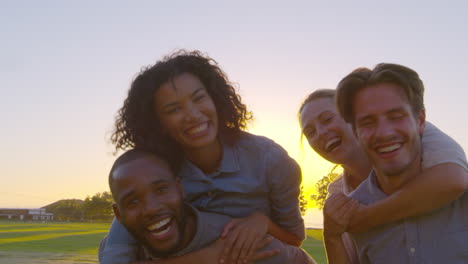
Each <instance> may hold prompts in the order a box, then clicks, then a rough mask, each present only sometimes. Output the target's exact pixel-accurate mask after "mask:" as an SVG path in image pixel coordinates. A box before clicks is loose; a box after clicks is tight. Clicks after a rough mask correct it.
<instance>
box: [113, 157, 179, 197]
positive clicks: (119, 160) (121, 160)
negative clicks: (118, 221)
mask: <svg viewBox="0 0 468 264" xmlns="http://www.w3.org/2000/svg"><path fill="white" fill-rule="evenodd" d="M148 157H156V158H158V159H160V160H162V161H164V162H166V163H167V161H166V160H165V159H164V158H162V157H160V156H157V155H156V154H154V153H152V152H149V151H146V150H142V149H131V150H128V151H126V152H124V153H123V154H122V155H120V156H119V157H118V158H117V159H116V160H115V161H114V164H113V165H112V168H111V169H110V172H109V188H110V191H111V194H112V197H113V198H114V201H117V200H116V197H115V196H114V195H115V192H114V187H113V185H114V176H113V175H114V171H115V170H116V169H117V168H119V167H120V166H122V165H124V164H126V163H128V162H131V161H134V160H138V159H143V158H148ZM168 167H169V168H170V169H171V170H173V168H171V167H170V166H169V164H168Z"/></svg>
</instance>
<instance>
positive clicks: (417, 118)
mask: <svg viewBox="0 0 468 264" xmlns="http://www.w3.org/2000/svg"><path fill="white" fill-rule="evenodd" d="M423 94H424V85H423V82H422V81H421V79H420V78H419V76H418V74H417V73H416V72H415V71H413V70H412V69H409V68H407V67H404V66H401V65H397V64H388V63H382V64H379V65H377V66H376V67H375V68H374V69H373V70H369V69H366V68H360V69H357V70H355V71H353V72H352V73H350V74H349V75H348V76H346V77H345V78H344V79H343V80H342V81H341V82H340V83H339V84H338V88H337V97H336V102H337V103H336V104H337V107H338V111H339V112H340V114H341V116H342V117H343V118H344V119H345V121H346V122H348V123H351V124H352V127H353V129H354V132H355V135H356V137H357V139H358V141H359V143H360V144H361V147H362V148H363V149H364V151H365V152H366V154H367V156H368V157H369V160H370V162H371V163H372V166H373V170H372V171H371V173H370V176H369V177H368V178H367V179H366V180H364V182H362V183H361V185H360V186H359V187H357V188H356V190H354V191H353V192H352V193H351V194H350V196H351V197H352V198H354V199H356V200H358V201H359V202H360V203H362V204H364V205H367V204H373V203H376V202H378V201H380V200H382V199H385V198H386V197H388V196H389V195H391V194H393V193H395V192H397V191H398V190H400V189H401V188H402V186H404V185H405V184H407V183H408V182H410V181H411V180H412V179H413V178H415V177H417V176H418V174H419V173H420V171H421V161H422V146H421V134H422V132H423V130H424V127H425V109H424V100H423ZM461 173H465V174H464V175H465V178H466V177H467V176H466V175H467V171H466V169H465V170H463V172H461ZM443 176H444V175H440V177H443ZM465 190H466V189H465ZM352 237H353V238H354V240H355V242H356V247H357V251H358V255H359V260H360V263H467V262H468V250H467V247H466V240H467V239H468V194H467V192H466V191H465V192H464V194H462V195H461V196H460V197H459V198H458V199H457V200H455V201H453V202H452V203H450V204H448V205H446V206H444V207H442V208H439V209H437V210H434V211H432V212H429V213H426V214H422V215H420V216H415V217H409V218H406V219H403V220H400V221H397V222H394V223H391V224H387V225H383V226H379V227H377V228H374V229H371V230H369V231H366V232H361V233H352Z"/></svg>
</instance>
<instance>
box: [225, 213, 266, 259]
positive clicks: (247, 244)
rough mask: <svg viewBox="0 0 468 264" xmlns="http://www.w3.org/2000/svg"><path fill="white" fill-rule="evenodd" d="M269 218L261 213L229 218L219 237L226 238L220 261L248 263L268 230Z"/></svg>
mask: <svg viewBox="0 0 468 264" xmlns="http://www.w3.org/2000/svg"><path fill="white" fill-rule="evenodd" d="M269 222H270V219H268V217H267V216H265V215H263V214H261V213H257V212H256V213H253V214H251V215H250V216H248V217H245V218H237V219H233V220H231V221H230V222H229V223H228V224H227V225H226V226H225V227H224V230H223V233H222V234H221V238H223V239H225V240H226V243H225V246H224V250H223V254H222V256H221V259H220V262H225V261H226V260H229V262H230V263H237V264H241V263H242V264H243V263H248V262H249V261H250V260H251V258H252V256H253V254H254V253H255V251H256V250H257V249H258V247H259V242H260V241H261V240H262V239H263V238H264V237H265V235H266V234H267V232H268V225H269Z"/></svg>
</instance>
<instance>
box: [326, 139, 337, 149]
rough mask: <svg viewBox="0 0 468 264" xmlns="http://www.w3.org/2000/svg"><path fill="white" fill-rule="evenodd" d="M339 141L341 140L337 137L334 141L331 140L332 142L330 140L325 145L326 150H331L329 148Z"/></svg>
mask: <svg viewBox="0 0 468 264" xmlns="http://www.w3.org/2000/svg"><path fill="white" fill-rule="evenodd" d="M339 140H340V139H339V138H337V137H335V138H332V139H331V140H329V141H328V142H327V144H326V145H325V149H327V150H328V148H329V147H330V146H331V145H332V144H334V143H336V142H338V141H339Z"/></svg>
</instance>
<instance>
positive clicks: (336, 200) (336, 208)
mask: <svg viewBox="0 0 468 264" xmlns="http://www.w3.org/2000/svg"><path fill="white" fill-rule="evenodd" d="M359 206H360V204H359V202H358V201H356V200H354V199H352V198H350V197H347V196H346V195H344V194H343V193H334V194H332V195H331V196H330V197H329V198H328V199H327V200H326V201H325V206H324V207H323V227H324V232H326V234H327V235H331V236H341V234H342V233H344V232H345V231H346V229H347V228H348V224H349V221H350V219H351V216H353V214H354V213H355V211H356V210H357V209H358V208H359Z"/></svg>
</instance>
